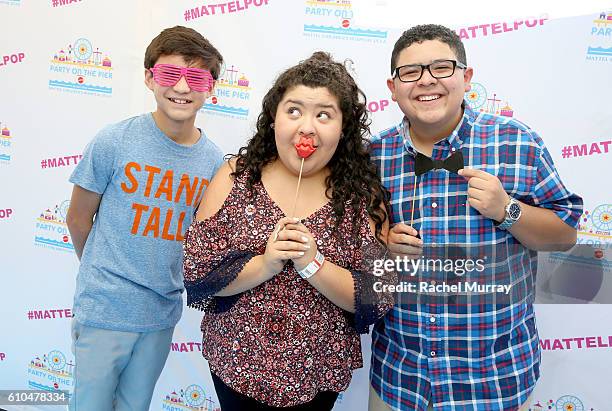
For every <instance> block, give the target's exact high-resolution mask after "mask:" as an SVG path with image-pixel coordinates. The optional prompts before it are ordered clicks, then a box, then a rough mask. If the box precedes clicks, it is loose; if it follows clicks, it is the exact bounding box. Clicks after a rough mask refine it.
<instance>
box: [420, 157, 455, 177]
mask: <svg viewBox="0 0 612 411" xmlns="http://www.w3.org/2000/svg"><path fill="white" fill-rule="evenodd" d="M442 168H443V169H445V170H448V171H450V172H451V173H455V174H456V173H457V172H458V171H459V170H461V169H462V168H463V154H462V153H461V151H455V152H454V153H453V155H451V156H450V157H449V158H447V159H446V160H434V159H432V158H429V157H427V156H426V155H424V154H421V153H417V156H416V158H415V164H414V174H415V175H417V176H420V175H422V174H425V173H426V172H428V171H429V170H434V169H442Z"/></svg>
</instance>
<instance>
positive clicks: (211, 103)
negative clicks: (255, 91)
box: [201, 64, 252, 120]
mask: <svg viewBox="0 0 612 411" xmlns="http://www.w3.org/2000/svg"><path fill="white" fill-rule="evenodd" d="M251 90H252V88H251V81H250V80H249V78H248V77H247V76H246V74H245V73H244V72H242V71H241V70H240V69H239V68H238V67H236V66H234V65H231V66H230V67H229V68H227V66H226V65H225V64H224V65H223V67H222V69H221V74H220V75H219V79H218V80H217V83H216V84H215V94H214V95H213V96H212V97H211V98H210V99H209V100H208V101H206V102H205V103H204V105H203V106H202V109H201V111H204V112H207V113H210V114H214V115H218V116H223V117H231V118H235V119H239V120H246V118H247V117H248V115H249V100H250V99H251Z"/></svg>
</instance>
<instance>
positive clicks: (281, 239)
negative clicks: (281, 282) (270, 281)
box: [263, 217, 308, 278]
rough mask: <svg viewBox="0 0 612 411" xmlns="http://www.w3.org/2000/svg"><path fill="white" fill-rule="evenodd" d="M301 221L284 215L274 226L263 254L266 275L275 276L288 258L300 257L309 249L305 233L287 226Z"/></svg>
mask: <svg viewBox="0 0 612 411" xmlns="http://www.w3.org/2000/svg"><path fill="white" fill-rule="evenodd" d="M299 221H300V220H299V219H297V218H290V217H284V218H281V219H280V220H279V221H278V223H277V224H276V226H275V227H274V231H273V232H272V234H271V235H270V237H269V238H268V242H267V244H266V251H265V253H264V255H263V264H264V267H263V270H264V275H265V276H266V277H269V278H272V277H274V276H275V275H276V274H278V273H279V272H281V270H282V269H283V267H284V265H285V263H286V262H287V260H291V259H297V258H300V257H302V256H303V255H304V254H305V252H306V251H307V250H308V244H307V243H305V242H304V241H303V240H302V237H304V234H303V233H301V232H300V231H298V230H291V229H286V228H285V226H286V225H288V224H295V223H297V222H299ZM277 233H278V235H277Z"/></svg>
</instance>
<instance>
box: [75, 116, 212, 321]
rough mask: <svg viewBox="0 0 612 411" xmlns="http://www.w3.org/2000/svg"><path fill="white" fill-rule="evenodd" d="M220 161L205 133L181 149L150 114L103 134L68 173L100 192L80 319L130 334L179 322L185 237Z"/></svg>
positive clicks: (82, 278) (80, 292)
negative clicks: (70, 172) (193, 142)
mask: <svg viewBox="0 0 612 411" xmlns="http://www.w3.org/2000/svg"><path fill="white" fill-rule="evenodd" d="M222 163H223V153H222V152H221V150H220V149H219V148H218V147H217V146H216V145H215V144H214V143H213V142H212V141H210V140H209V139H208V138H207V137H206V136H205V135H204V133H202V137H201V138H200V140H199V141H198V142H197V143H196V144H194V145H193V146H182V145H180V144H177V143H175V142H174V141H172V140H171V139H170V138H168V137H167V136H166V135H165V134H164V133H163V132H162V131H161V130H160V129H159V128H158V127H157V125H156V124H155V122H154V120H153V116H152V115H151V114H150V113H149V114H143V115H141V116H138V117H133V118H130V119H127V120H125V121H122V122H120V123H117V124H113V125H110V126H108V127H106V128H104V129H103V130H102V131H100V132H99V133H98V135H97V136H96V137H95V138H94V139H93V140H92V141H91V142H90V143H89V145H88V146H87V148H86V149H85V153H84V154H83V158H82V160H81V161H80V162H79V164H78V165H77V167H76V169H75V170H74V172H73V173H72V175H71V176H70V182H72V183H74V184H76V185H78V186H80V187H82V188H84V189H86V190H89V191H93V192H96V193H98V194H102V199H101V202H100V208H99V210H98V213H97V214H96V218H95V220H94V224H93V228H92V230H91V232H90V234H89V237H88V238H87V242H86V244H85V249H84V251H83V256H82V259H81V266H80V269H79V273H78V276H77V284H76V291H75V297H74V316H75V318H76V320H77V321H78V322H80V323H82V324H84V325H88V326H91V327H98V328H105V329H111V330H117V331H131V332H148V331H155V330H162V329H165V328H169V327H173V326H174V325H176V323H177V322H178V320H179V319H180V317H181V313H182V309H183V303H182V297H181V294H182V292H183V289H184V287H183V270H182V262H183V247H182V240H183V235H184V234H185V230H187V228H188V227H189V225H190V224H191V221H192V219H193V213H194V211H195V209H196V207H197V206H198V204H199V201H200V199H201V198H202V195H203V193H204V190H205V189H206V187H207V186H208V182H209V181H210V180H211V179H212V177H213V175H214V173H215V172H216V171H217V169H218V168H219V167H220V166H221V164H222Z"/></svg>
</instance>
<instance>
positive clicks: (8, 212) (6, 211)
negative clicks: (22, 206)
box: [0, 208, 13, 220]
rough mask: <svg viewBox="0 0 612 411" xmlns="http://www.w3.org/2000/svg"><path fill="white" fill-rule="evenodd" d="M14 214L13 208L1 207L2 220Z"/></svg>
mask: <svg viewBox="0 0 612 411" xmlns="http://www.w3.org/2000/svg"><path fill="white" fill-rule="evenodd" d="M12 214H13V209H12V208H4V209H1V208H0V220H5V219H8V218H10V216H11V215H12Z"/></svg>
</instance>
